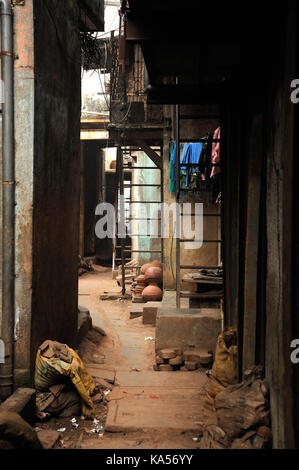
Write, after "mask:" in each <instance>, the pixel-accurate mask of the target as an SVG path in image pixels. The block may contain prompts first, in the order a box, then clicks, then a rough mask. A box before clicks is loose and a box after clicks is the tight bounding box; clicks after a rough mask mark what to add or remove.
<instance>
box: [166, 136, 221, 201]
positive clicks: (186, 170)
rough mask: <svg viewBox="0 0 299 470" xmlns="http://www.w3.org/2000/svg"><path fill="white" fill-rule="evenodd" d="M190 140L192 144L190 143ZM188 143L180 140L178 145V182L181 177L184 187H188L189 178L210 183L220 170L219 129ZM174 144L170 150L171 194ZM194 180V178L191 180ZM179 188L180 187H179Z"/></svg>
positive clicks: (174, 176) (174, 184) (172, 187)
mask: <svg viewBox="0 0 299 470" xmlns="http://www.w3.org/2000/svg"><path fill="white" fill-rule="evenodd" d="M191 140H192V143H191ZM194 140H195V139H190V140H189V141H185V140H181V139H180V141H179V145H180V149H179V150H180V152H179V153H180V164H179V166H180V181H181V180H182V179H183V177H185V178H186V180H185V187H188V186H189V181H190V176H191V177H193V176H194V174H195V176H196V181H198V178H199V179H200V180H201V181H210V180H211V179H213V178H215V175H217V174H218V173H220V172H221V169H220V127H218V128H217V129H216V130H214V131H211V132H209V133H208V134H207V135H206V136H205V137H202V138H199V139H197V141H194ZM176 145H177V143H176V142H173V143H172V145H171V150H170V173H169V176H170V187H169V190H170V191H171V192H173V191H175V186H176V181H175V180H176V175H175V170H176ZM193 179H194V178H193ZM180 186H181V185H180Z"/></svg>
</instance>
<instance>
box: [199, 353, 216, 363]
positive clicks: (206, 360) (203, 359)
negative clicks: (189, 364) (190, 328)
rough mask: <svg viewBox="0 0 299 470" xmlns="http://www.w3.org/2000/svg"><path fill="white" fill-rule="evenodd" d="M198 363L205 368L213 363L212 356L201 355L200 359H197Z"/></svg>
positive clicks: (209, 354) (207, 354)
mask: <svg viewBox="0 0 299 470" xmlns="http://www.w3.org/2000/svg"><path fill="white" fill-rule="evenodd" d="M199 362H200V363H201V364H202V365H203V366H207V365H209V364H211V363H212V362H213V355H212V354H211V353H208V352H207V353H201V354H200V358H199Z"/></svg>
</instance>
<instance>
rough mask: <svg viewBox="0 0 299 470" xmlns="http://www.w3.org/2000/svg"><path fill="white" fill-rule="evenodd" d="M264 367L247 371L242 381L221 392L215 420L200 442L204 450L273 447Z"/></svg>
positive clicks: (209, 423) (216, 402) (216, 406)
mask: <svg viewBox="0 0 299 470" xmlns="http://www.w3.org/2000/svg"><path fill="white" fill-rule="evenodd" d="M262 377H263V368H262V367H261V366H255V367H253V368H252V369H250V370H248V371H246V372H245V373H244V376H243V381H242V382H241V383H240V384H236V385H231V386H228V387H226V388H225V389H224V390H223V391H221V392H219V393H217V395H216V397H215V400H214V406H215V412H216V413H215V422H214V423H212V422H211V421H210V422H208V423H207V424H206V425H205V427H204V431H203V437H202V439H201V441H200V448H201V449H224V448H230V449H267V448H271V443H272V432H271V429H270V407H269V386H268V383H267V381H266V380H265V379H263V378H262Z"/></svg>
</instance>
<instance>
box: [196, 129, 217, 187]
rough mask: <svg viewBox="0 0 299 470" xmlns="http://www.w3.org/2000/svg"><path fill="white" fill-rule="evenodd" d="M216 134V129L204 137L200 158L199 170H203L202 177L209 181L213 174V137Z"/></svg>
mask: <svg viewBox="0 0 299 470" xmlns="http://www.w3.org/2000/svg"><path fill="white" fill-rule="evenodd" d="M213 136H214V131H211V132H209V133H208V134H207V135H205V136H204V137H203V139H205V142H203V144H202V151H201V154H200V158H199V164H200V166H199V171H200V172H201V179H202V180H203V181H208V180H209V179H210V176H211V171H212V162H211V155H212V139H213Z"/></svg>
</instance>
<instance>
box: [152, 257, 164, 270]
mask: <svg viewBox="0 0 299 470" xmlns="http://www.w3.org/2000/svg"><path fill="white" fill-rule="evenodd" d="M151 265H152V266H156V267H157V268H161V269H162V270H163V264H162V263H161V261H158V260H157V259H154V261H152V262H151Z"/></svg>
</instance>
